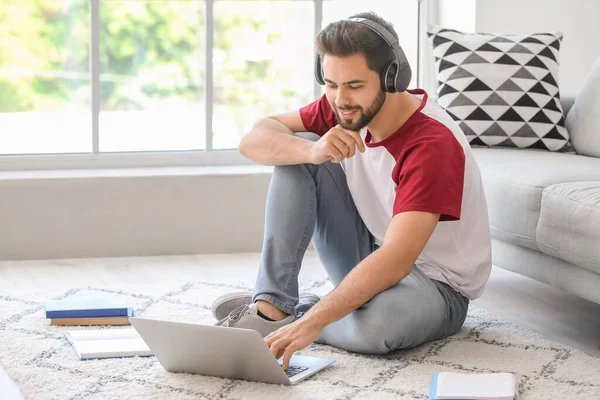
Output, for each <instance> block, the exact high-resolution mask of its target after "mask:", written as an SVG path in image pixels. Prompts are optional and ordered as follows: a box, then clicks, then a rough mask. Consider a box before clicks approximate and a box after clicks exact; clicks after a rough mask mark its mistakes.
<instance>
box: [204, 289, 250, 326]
mask: <svg viewBox="0 0 600 400" xmlns="http://www.w3.org/2000/svg"><path fill="white" fill-rule="evenodd" d="M247 304H252V292H234V293H228V294H224V295H223V296H220V297H218V298H217V299H216V300H215V301H213V304H212V314H213V317H215V319H216V320H217V321H220V320H222V319H223V318H225V317H227V316H228V315H229V314H231V312H232V311H233V310H235V309H236V308H238V307H239V306H243V305H247Z"/></svg>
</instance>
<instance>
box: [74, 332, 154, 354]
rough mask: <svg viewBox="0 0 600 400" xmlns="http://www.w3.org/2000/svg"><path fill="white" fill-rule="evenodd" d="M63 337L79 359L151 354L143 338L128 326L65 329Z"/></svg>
mask: <svg viewBox="0 0 600 400" xmlns="http://www.w3.org/2000/svg"><path fill="white" fill-rule="evenodd" d="M65 337H66V338H67V340H68V341H69V343H71V345H72V346H73V350H74V351H75V354H76V355H77V357H79V359H80V360H89V359H93V358H115V357H136V356H138V357H145V356H152V355H153V353H152V351H151V350H150V348H149V347H148V345H146V342H144V339H142V338H141V336H140V335H139V334H138V333H137V331H136V330H135V329H134V328H130V327H127V328H113V329H79V330H76V331H66V332H65Z"/></svg>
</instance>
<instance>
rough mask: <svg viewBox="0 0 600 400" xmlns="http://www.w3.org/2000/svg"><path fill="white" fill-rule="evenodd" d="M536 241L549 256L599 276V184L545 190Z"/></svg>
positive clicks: (563, 186)
mask: <svg viewBox="0 0 600 400" xmlns="http://www.w3.org/2000/svg"><path fill="white" fill-rule="evenodd" d="M536 240H537V244H538V248H539V249H540V250H541V251H542V252H544V253H546V254H548V255H549V256H553V257H557V258H560V259H562V260H565V261H568V262H570V263H573V264H575V265H578V266H580V267H583V268H586V269H588V270H590V271H593V272H597V273H600V181H595V182H570V183H559V184H557V185H552V186H548V187H547V188H546V189H544V191H543V192H542V208H541V213H540V220H539V222H538V226H537V230H536Z"/></svg>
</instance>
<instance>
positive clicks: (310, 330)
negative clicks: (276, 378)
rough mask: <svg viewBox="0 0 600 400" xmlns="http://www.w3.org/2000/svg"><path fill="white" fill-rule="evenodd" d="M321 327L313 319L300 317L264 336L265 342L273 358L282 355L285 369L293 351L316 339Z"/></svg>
mask: <svg viewBox="0 0 600 400" xmlns="http://www.w3.org/2000/svg"><path fill="white" fill-rule="evenodd" d="M323 327H324V325H321V324H320V323H318V322H317V321H316V320H315V319H311V318H300V319H299V320H296V321H295V322H293V323H291V324H289V325H286V326H284V327H282V328H280V329H278V330H276V331H275V332H273V333H271V334H270V335H268V336H266V337H265V342H266V343H267V346H269V348H270V349H271V352H272V353H273V355H274V356H275V358H277V359H279V358H280V357H281V356H283V369H284V370H287V369H288V366H289V365H290V359H291V358H292V355H293V354H294V352H295V351H298V350H302V349H303V348H305V347H306V346H308V345H309V344H311V343H312V342H314V341H315V340H317V338H318V337H319V335H320V334H321V331H322V330H323Z"/></svg>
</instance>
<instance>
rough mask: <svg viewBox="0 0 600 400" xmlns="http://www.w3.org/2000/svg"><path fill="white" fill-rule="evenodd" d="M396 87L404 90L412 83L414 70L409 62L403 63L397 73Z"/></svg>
mask: <svg viewBox="0 0 600 400" xmlns="http://www.w3.org/2000/svg"><path fill="white" fill-rule="evenodd" d="M396 75H397V76H396V84H395V86H396V89H397V90H398V91H399V92H404V91H405V90H407V89H408V85H410V80H411V79H412V70H411V68H410V65H408V63H405V64H403V65H402V68H400V69H399V70H398V72H397V73H396Z"/></svg>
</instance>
